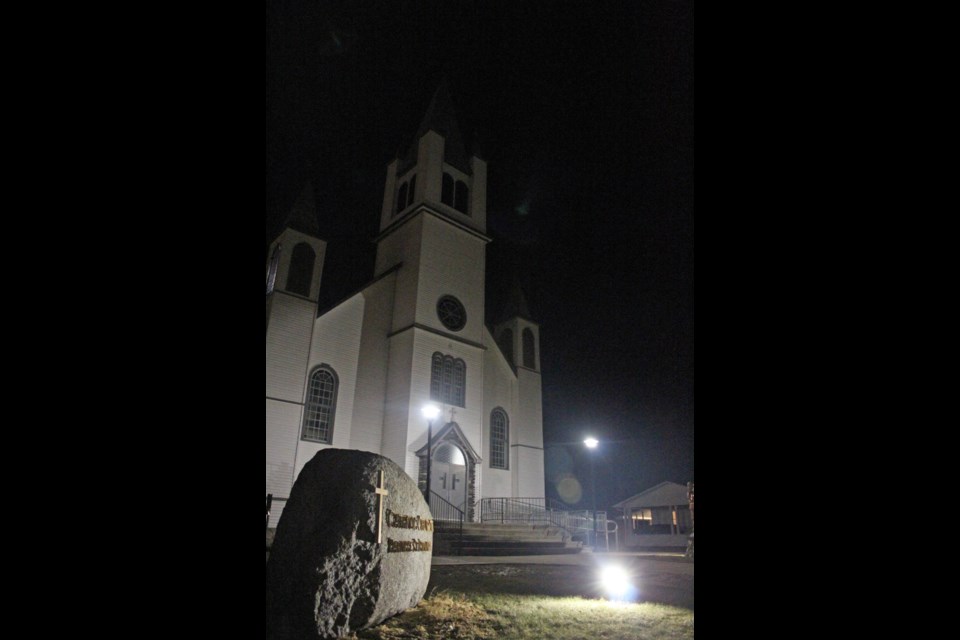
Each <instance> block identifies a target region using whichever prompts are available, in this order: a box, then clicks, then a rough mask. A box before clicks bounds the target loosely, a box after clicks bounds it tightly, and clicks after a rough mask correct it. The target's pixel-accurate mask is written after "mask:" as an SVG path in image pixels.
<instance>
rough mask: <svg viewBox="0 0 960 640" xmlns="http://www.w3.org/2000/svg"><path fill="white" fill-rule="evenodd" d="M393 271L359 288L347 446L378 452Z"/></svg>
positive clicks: (381, 424) (382, 413) (392, 291)
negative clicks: (360, 312) (356, 357)
mask: <svg viewBox="0 0 960 640" xmlns="http://www.w3.org/2000/svg"><path fill="white" fill-rule="evenodd" d="M395 283H396V274H395V273H394V274H391V275H389V276H387V277H385V278H383V279H381V280H378V281H377V282H375V283H374V284H372V285H371V286H370V287H368V288H367V289H366V290H365V291H364V292H363V297H364V299H365V300H366V304H365V305H364V313H363V331H362V333H361V335H360V361H359V366H358V370H357V385H356V394H355V398H354V404H353V407H354V409H353V424H352V428H351V432H350V448H351V449H359V450H361V451H371V452H373V453H380V447H381V442H382V439H383V421H384V402H383V399H384V397H385V396H386V389H387V361H388V356H389V351H390V348H389V344H388V342H387V338H386V336H387V334H388V333H389V331H390V325H391V322H392V316H393V293H394V288H395Z"/></svg>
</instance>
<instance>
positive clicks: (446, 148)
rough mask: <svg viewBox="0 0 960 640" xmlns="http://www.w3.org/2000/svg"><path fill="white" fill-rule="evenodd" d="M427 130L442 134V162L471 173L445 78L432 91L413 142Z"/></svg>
mask: <svg viewBox="0 0 960 640" xmlns="http://www.w3.org/2000/svg"><path fill="white" fill-rule="evenodd" d="M427 131H436V132H437V133H439V134H440V135H441V136H443V140H444V145H443V160H444V162H447V163H449V164H452V165H453V166H454V167H456V168H457V169H459V170H460V171H463V172H464V173H466V174H471V173H473V171H472V170H471V168H470V160H469V158H468V156H467V150H466V148H465V147H464V146H463V138H462V137H461V135H460V127H459V126H458V125H457V118H456V116H455V115H454V113H453V100H452V99H451V98H450V90H449V89H448V88H447V81H446V79H444V80H443V81H442V82H441V83H440V86H439V87H437V90H436V91H435V92H434V93H433V98H432V99H431V100H430V106H429V107H427V113H426V114H425V115H424V116H423V120H422V121H421V122H420V128H419V129H417V135H416V136H415V137H414V142H416V141H417V140H420V138H422V137H423V136H424V134H426V133H427Z"/></svg>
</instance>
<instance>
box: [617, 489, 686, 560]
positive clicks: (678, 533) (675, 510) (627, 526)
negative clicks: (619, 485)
mask: <svg viewBox="0 0 960 640" xmlns="http://www.w3.org/2000/svg"><path fill="white" fill-rule="evenodd" d="M687 495H688V494H687V487H686V485H682V484H677V483H676V482H661V483H660V484H658V485H656V486H654V487H650V488H649V489H647V490H646V491H642V492H640V493H638V494H637V495H635V496H632V497H630V498H627V499H626V500H624V501H622V502H618V503H617V504H615V505H613V506H614V507H615V508H616V509H618V510H621V511H622V512H623V515H622V516H621V517H620V518H619V521H618V523H617V524H618V528H619V531H620V532H621V534H620V540H621V542H620V544H621V547H622V548H625V549H632V550H643V549H650V550H669V549H678V550H681V551H682V550H684V549H686V548H687V537H688V536H689V535H690V533H691V532H692V531H693V519H692V518H691V515H690V502H689V500H688V497H687Z"/></svg>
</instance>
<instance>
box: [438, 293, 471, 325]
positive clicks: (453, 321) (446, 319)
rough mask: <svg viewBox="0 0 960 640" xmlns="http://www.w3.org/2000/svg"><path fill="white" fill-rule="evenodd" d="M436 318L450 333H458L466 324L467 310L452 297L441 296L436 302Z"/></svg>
mask: <svg viewBox="0 0 960 640" xmlns="http://www.w3.org/2000/svg"><path fill="white" fill-rule="evenodd" d="M437 316H439V317H440V322H442V323H443V326H445V327H446V328H447V329H450V331H460V329H463V327H464V325H466V324H467V310H466V309H464V308H463V305H462V304H460V301H459V300H457V299H456V298H454V297H453V296H443V297H442V298H440V299H439V300H437Z"/></svg>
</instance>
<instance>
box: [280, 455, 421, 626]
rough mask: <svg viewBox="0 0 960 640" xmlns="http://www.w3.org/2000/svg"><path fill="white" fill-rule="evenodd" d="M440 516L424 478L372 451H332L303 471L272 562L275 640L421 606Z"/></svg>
mask: <svg viewBox="0 0 960 640" xmlns="http://www.w3.org/2000/svg"><path fill="white" fill-rule="evenodd" d="M433 528H434V526H433V520H432V517H431V515H430V510H429V508H428V507H427V503H426V502H425V501H424V499H423V496H422V495H421V493H420V490H419V489H418V487H417V485H416V483H415V482H414V481H413V480H412V479H411V478H410V476H408V475H407V474H406V473H405V472H404V471H403V469H401V468H400V467H399V466H398V465H397V464H395V463H394V462H392V461H391V460H389V459H388V458H385V457H383V456H380V455H377V454H374V453H368V452H365V451H353V450H346V449H325V450H323V451H320V452H319V453H317V455H316V456H314V458H313V459H312V460H311V461H310V462H308V463H307V464H306V465H305V466H304V467H303V470H302V471H301V472H300V475H299V476H298V477H297V480H296V482H295V483H294V485H293V489H292V490H291V492H290V498H289V500H288V501H287V504H286V506H285V507H284V510H283V515H282V516H281V517H280V522H279V523H278V524H277V532H276V536H275V538H274V542H273V547H272V549H271V552H270V559H269V561H268V562H267V638H268V639H269V640H301V639H304V638H339V637H342V636H344V635H347V634H349V633H351V632H353V631H357V630H359V629H364V628H366V627H370V626H373V625H376V624H379V623H380V622H382V621H383V620H385V619H387V618H389V617H390V616H393V615H396V614H398V613H400V612H402V611H405V610H406V609H409V608H410V607H413V606H415V605H416V604H417V603H418V602H420V600H421V599H422V598H423V594H424V593H425V592H426V589H427V582H429V580H430V560H431V549H432V547H433Z"/></svg>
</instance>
